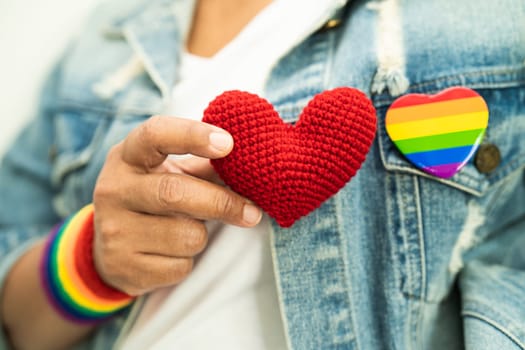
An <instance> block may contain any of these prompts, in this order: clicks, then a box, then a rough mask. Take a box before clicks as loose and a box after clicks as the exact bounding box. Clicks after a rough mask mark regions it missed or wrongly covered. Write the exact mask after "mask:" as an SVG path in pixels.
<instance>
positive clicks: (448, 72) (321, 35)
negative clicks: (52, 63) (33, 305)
mask: <svg viewBox="0 0 525 350" xmlns="http://www.w3.org/2000/svg"><path fill="white" fill-rule="evenodd" d="M176 3H177V4H178V6H182V5H181V4H182V2H181V1H179V2H176ZM125 4H126V5H124V7H126V8H127V9H124V7H123V5H122V4H119V3H116V4H111V5H110V6H108V7H106V8H104V9H102V10H101V11H99V12H98V13H97V14H96V16H95V17H94V19H93V21H92V23H91V24H90V25H89V26H88V27H89V30H88V31H87V32H86V33H85V34H84V35H83V36H82V37H81V38H79V40H78V43H77V44H76V45H74V46H72V47H71V49H70V50H69V51H68V53H67V55H66V57H65V58H64V60H63V61H62V62H61V64H60V66H59V67H58V68H57V70H56V72H55V73H54V74H53V78H52V79H51V80H50V84H49V85H48V87H46V89H45V91H44V92H45V95H44V99H43V108H42V112H41V113H40V115H39V116H38V118H37V120H36V121H35V122H33V123H32V124H31V125H30V126H29V127H28V129H27V130H26V131H25V132H24V134H22V135H21V137H20V138H19V139H18V141H17V142H16V144H15V145H14V146H13V148H12V149H11V151H10V152H9V153H8V154H7V155H6V157H5V159H4V161H3V163H2V166H1V168H0V256H2V259H1V263H0V269H1V271H3V272H4V273H3V274H2V275H0V276H5V272H6V271H8V269H9V267H10V266H11V264H12V262H13V261H15V260H16V257H18V256H19V255H20V254H22V253H23V251H25V250H24V249H26V248H24V247H27V246H29V245H30V242H31V241H30V240H32V239H35V237H38V236H42V235H44V234H45V233H46V230H47V228H48V227H49V226H50V225H52V224H53V223H55V222H56V221H57V220H58V219H59V218H60V217H63V216H66V215H69V214H71V213H73V212H75V211H76V210H78V209H79V208H80V207H81V206H82V205H84V204H85V203H87V202H90V201H91V196H92V190H93V186H94V184H95V181H96V178H97V174H98V172H99V170H100V168H101V166H102V164H103V162H104V159H105V155H106V153H107V152H108V150H109V148H110V147H111V146H112V145H114V144H115V143H117V142H118V141H120V140H122V139H123V138H124V137H125V136H126V135H127V133H128V132H129V131H130V130H131V129H132V128H133V127H135V126H136V125H138V124H139V123H141V122H143V121H144V120H145V119H146V118H148V117H149V116H150V115H152V114H157V113H162V112H163V111H165V110H167V109H166V108H167V106H168V103H169V98H170V89H171V86H173V84H174V82H175V81H176V77H177V55H178V52H179V51H180V45H181V41H180V37H182V35H181V33H184V31H185V30H186V29H185V27H184V25H183V26H179V25H178V24H177V23H182V22H184V23H187V22H188V20H187V17H188V16H187V13H186V14H185V13H184V12H183V11H182V10H181V11H179V12H178V16H182V17H180V18H179V19H177V15H176V14H174V12H173V11H172V8H171V1H155V2H153V3H152V4H149V5H147V6H145V5H143V4H141V2H140V1H132V2H130V1H128V2H126V3H125ZM188 7H191V6H189V5H188ZM336 15H337V16H339V17H340V18H341V19H342V24H341V25H340V26H338V27H337V28H333V29H331V30H320V31H317V32H315V33H313V34H312V35H310V36H309V37H308V38H307V39H305V40H304V41H303V42H302V43H298V45H297V46H296V47H295V48H294V49H293V50H291V52H290V53H289V54H287V55H286V56H285V57H284V58H283V59H282V60H281V61H280V62H279V64H278V65H277V66H276V67H275V69H274V70H273V72H272V75H271V77H270V78H269V80H268V84H267V89H266V96H267V97H268V99H269V100H270V101H271V102H272V103H273V104H274V106H275V107H276V109H277V110H278V111H279V113H280V115H281V116H282V118H283V119H284V120H285V121H287V122H294V121H296V119H297V116H298V115H299V113H300V111H301V110H302V108H303V107H304V106H305V105H306V103H307V102H308V100H309V99H311V98H312V96H313V95H315V94H316V93H319V92H321V91H323V90H325V89H330V88H333V87H336V86H353V87H357V88H359V89H361V90H363V91H364V92H366V93H367V94H369V96H370V97H371V99H372V100H373V102H374V105H375V106H376V108H377V112H378V114H377V116H378V132H377V137H376V140H375V142H374V144H373V146H372V149H371V151H370V153H369V155H368V157H367V160H366V162H365V163H364V164H363V166H362V169H361V170H360V171H359V172H358V174H357V175H356V176H355V177H354V178H353V179H352V181H351V182H350V183H349V184H348V185H347V186H345V187H344V188H343V189H342V190H341V191H340V192H339V193H338V194H337V195H336V196H334V197H333V198H331V199H330V200H328V201H327V202H325V203H324V204H323V205H322V207H321V208H319V209H318V210H316V211H314V212H313V213H311V214H310V215H309V216H308V217H306V218H303V219H302V220H300V221H299V222H297V223H296V224H295V225H294V226H293V227H292V228H290V229H282V228H280V227H278V226H277V225H273V232H272V238H273V240H272V244H273V247H272V249H273V250H272V251H273V255H274V264H275V267H276V278H277V284H278V292H279V297H280V307H281V310H282V314H283V319H284V324H285V327H286V334H287V337H288V343H289V346H290V348H293V349H300V350H302V349H452V350H453V349H513V350H514V349H525V172H524V169H525V137H524V136H523V135H525V25H524V23H525V3H524V2H523V1H522V0H501V1H497V2H496V1H491V0H481V1H480V0H462V1H455V0H425V1H415V0H413V1H411V0H405V1H401V0H385V1H351V2H350V3H349V4H348V5H347V6H346V7H345V8H343V9H342V11H339V12H337V14H336ZM102 29H104V31H102ZM133 57H135V58H133ZM137 59H138V60H139V61H141V62H142V63H143V65H144V72H142V73H140V74H133V75H130V77H129V79H128V80H129V81H126V82H125V84H123V85H122V86H118V87H115V86H113V89H109V90H108V89H105V90H104V89H103V88H101V86H102V87H104V85H106V86H105V87H106V88H107V85H111V84H109V83H108V81H109V82H111V79H110V78H111V77H112V76H114V75H115V72H117V71H118V70H119V69H121V68H122V67H125V66H126V65H127V64H130V63H129V62H133V60H137ZM452 86H467V87H470V88H473V89H475V90H476V91H478V92H479V93H480V94H481V95H482V96H483V97H484V98H485V100H486V102H487V105H488V107H489V110H490V121H489V127H488V130H487V132H486V135H485V139H484V141H483V142H485V143H491V144H494V145H496V146H497V147H498V149H499V150H500V152H501V164H500V165H499V166H498V167H497V168H496V170H494V171H493V172H491V173H490V174H482V173H480V172H479V171H478V170H477V169H476V167H475V165H474V163H473V161H471V162H469V163H468V164H467V165H466V167H465V168H464V169H463V170H461V172H459V173H458V174H456V175H455V176H454V177H452V178H451V179H447V180H443V179H437V178H433V177H431V176H429V175H428V174H425V173H423V172H421V171H419V170H418V169H416V168H414V166H412V165H411V164H410V163H409V162H407V161H406V160H405V158H404V157H403V156H402V155H401V154H400V153H399V152H398V151H397V149H396V148H395V146H394V145H393V144H392V142H391V141H390V139H389V138H388V135H387V133H386V131H385V125H384V118H385V113H386V110H387V108H388V106H389V105H390V104H391V103H392V102H393V101H394V100H395V98H396V97H397V96H398V95H401V94H406V93H428V94H432V93H437V92H439V91H441V90H443V89H445V88H448V87H452ZM101 91H106V93H102V92H101ZM107 91H109V92H107ZM50 150H51V152H49V151H50ZM49 153H51V157H50V156H49ZM132 314H133V313H132ZM123 321H124V319H123V317H120V318H117V319H116V320H115V321H114V322H112V323H110V324H107V325H104V326H102V327H100V329H99V331H98V332H97V333H96V334H95V335H94V336H93V338H92V339H91V340H90V342H89V343H87V344H84V345H85V346H86V347H88V348H89V347H92V348H99V349H106V348H108V347H110V346H111V344H113V342H114V341H115V339H116V337H117V335H118V333H119V329H120V328H122V323H123ZM132 321H133V319H132V317H130V319H128V324H131V322H132ZM124 336H125V334H124Z"/></svg>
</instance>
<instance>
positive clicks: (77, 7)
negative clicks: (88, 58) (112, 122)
mask: <svg viewBox="0 0 525 350" xmlns="http://www.w3.org/2000/svg"><path fill="white" fill-rule="evenodd" d="M99 2H101V0H0V156H1V155H2V154H3V153H4V152H5V150H6V147H8V146H9V144H10V143H11V142H12V141H13V139H14V137H15V136H16V134H17V133H18V132H19V131H20V129H21V127H22V126H23V125H24V124H26V123H28V122H29V121H30V118H31V117H33V114H34V113H33V111H34V108H35V101H36V98H37V96H38V93H39V90H40V87H41V85H42V83H43V79H44V77H45V76H46V74H47V72H48V71H49V69H50V68H51V66H52V65H53V63H54V62H55V61H56V60H57V59H58V57H59V56H60V54H61V52H62V50H63V49H64V47H65V46H66V44H67V43H68V42H69V40H71V39H72V38H73V36H74V35H75V34H76V33H78V32H79V31H80V30H81V28H82V25H83V23H84V21H85V20H86V16H87V15H89V13H90V11H91V10H92V9H93V7H94V6H95V5H96V4H97V3H99Z"/></svg>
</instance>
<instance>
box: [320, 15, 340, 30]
mask: <svg viewBox="0 0 525 350" xmlns="http://www.w3.org/2000/svg"><path fill="white" fill-rule="evenodd" d="M340 25H341V20H340V19H339V18H333V19H331V20H329V21H328V22H326V23H325V24H324V26H323V27H322V28H321V30H322V31H326V30H330V29H334V28H337V27H339V26H340Z"/></svg>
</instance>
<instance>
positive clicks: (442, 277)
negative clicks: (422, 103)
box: [374, 73, 525, 302]
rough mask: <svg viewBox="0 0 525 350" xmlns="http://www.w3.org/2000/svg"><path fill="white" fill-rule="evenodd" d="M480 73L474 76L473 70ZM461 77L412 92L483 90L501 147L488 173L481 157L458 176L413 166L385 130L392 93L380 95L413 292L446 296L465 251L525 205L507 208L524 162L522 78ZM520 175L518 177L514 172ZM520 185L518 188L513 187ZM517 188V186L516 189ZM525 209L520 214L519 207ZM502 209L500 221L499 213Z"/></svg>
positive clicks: (403, 273)
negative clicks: (483, 169)
mask: <svg viewBox="0 0 525 350" xmlns="http://www.w3.org/2000/svg"><path fill="white" fill-rule="evenodd" d="M473 76H474V75H473ZM477 76H478V77H480V79H478V80H476V79H474V78H473V79H466V78H465V77H462V76H451V77H448V78H440V79H436V80H435V81H429V82H423V83H419V84H415V85H413V86H412V87H411V88H410V91H409V92H408V93H424V94H436V93H439V92H440V91H442V90H444V89H446V88H450V87H453V86H465V87H469V88H472V89H474V90H476V91H477V92H478V93H479V94H480V95H481V96H482V97H483V98H484V100H485V102H486V103H487V106H488V108H489V122H488V127H487V130H486V132H485V135H484V139H483V142H482V144H491V145H493V146H495V147H496V148H497V150H498V151H499V153H500V161H499V164H498V166H497V167H496V168H495V169H494V170H493V171H491V172H489V173H483V172H481V171H479V170H478V168H477V167H476V164H475V157H476V155H474V156H473V157H472V158H471V159H470V160H469V161H468V163H467V164H466V165H465V166H464V167H463V168H462V169H461V170H460V171H459V172H458V173H457V174H455V175H454V176H453V177H451V178H449V179H441V178H437V177H433V176H431V175H429V174H427V173H425V172H423V171H421V170H420V169H418V168H417V167H416V166H414V165H413V164H412V163H411V162H409V161H408V160H407V159H406V158H405V157H404V156H403V154H401V153H400V151H399V150H398V149H397V147H396V146H395V145H394V143H393V142H392V141H391V139H390V138H389V136H388V134H387V131H386V128H385V115H386V111H387V110H388V107H389V106H390V105H391V104H392V103H393V102H394V100H395V99H393V98H390V99H389V98H384V97H383V99H381V98H377V99H376V100H375V101H374V102H375V105H376V108H377V112H378V136H377V142H378V145H379V153H380V157H381V161H382V163H383V165H384V168H385V169H386V179H385V180H386V181H387V183H388V184H389V185H388V187H389V193H390V195H391V200H389V201H387V205H388V213H389V215H390V218H389V220H390V222H391V225H390V226H391V233H390V234H392V235H394V236H395V239H394V240H393V241H394V242H397V243H396V244H395V247H394V250H395V252H394V256H395V257H396V258H395V259H396V261H395V262H394V263H395V264H398V265H399V266H398V270H399V271H400V278H399V279H398V280H399V284H400V288H401V290H402V292H403V293H404V294H405V295H406V296H409V297H415V298H418V299H419V298H423V299H425V300H427V301H433V302H439V301H441V300H443V299H444V298H445V297H446V296H447V295H448V293H449V292H450V289H451V287H452V285H453V283H454V280H455V278H456V276H457V273H458V272H459V271H460V270H461V268H462V267H463V255H464V254H465V253H466V252H467V251H468V250H469V249H471V248H473V247H474V246H476V245H478V244H480V243H481V242H482V241H483V240H484V239H485V238H486V237H487V236H488V235H489V234H490V233H491V232H493V231H494V229H495V228H496V226H498V225H500V226H502V225H504V224H505V223H506V222H510V221H511V220H515V219H516V216H517V215H519V214H524V213H523V212H524V211H525V208H520V209H516V208H515V210H513V211H506V212H505V211H504V210H503V208H504V207H505V205H506V203H507V202H508V201H509V199H510V198H511V197H512V193H513V191H514V190H515V188H514V187H516V186H520V187H522V186H523V182H522V181H510V179H511V177H513V175H514V177H515V175H516V172H522V171H523V168H524V167H525V137H524V135H525V102H524V101H525V87H524V86H523V85H520V84H523V82H520V81H517V80H512V79H509V80H507V81H505V80H502V79H501V77H500V76H496V75H495V76H492V77H491V76H490V74H488V73H487V74H479V75H477ZM514 177H513V178H514ZM513 186H514V187H513ZM511 187H512V188H511ZM518 212H519V213H518ZM495 215H499V217H498V220H494V218H493V217H494V216H495Z"/></svg>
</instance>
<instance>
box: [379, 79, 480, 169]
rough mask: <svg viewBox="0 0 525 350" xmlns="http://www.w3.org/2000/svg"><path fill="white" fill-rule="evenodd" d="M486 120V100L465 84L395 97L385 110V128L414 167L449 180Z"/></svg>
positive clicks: (472, 147) (469, 154)
mask: <svg viewBox="0 0 525 350" xmlns="http://www.w3.org/2000/svg"><path fill="white" fill-rule="evenodd" d="M488 122H489V109H488V107H487V104H486V103H485V100H483V98H482V97H481V96H480V95H479V94H478V93H477V92H475V91H474V90H471V89H467V88H464V87H454V88H450V89H446V90H444V91H442V92H440V93H439V94H436V95H423V94H410V95H406V96H402V97H400V98H398V99H397V100H396V101H394V103H393V104H392V105H391V106H390V108H389V109H388V111H387V113H386V119H385V124H386V131H387V132H388V135H389V136H390V138H391V139H392V141H393V142H394V144H395V145H396V146H397V148H398V149H399V150H400V151H401V153H403V155H404V156H405V157H406V158H407V159H408V160H409V161H410V162H411V163H413V164H414V165H415V166H417V167H418V168H420V169H421V170H423V171H424V172H426V173H428V174H431V175H434V176H437V177H440V178H444V179H448V178H450V177H452V176H454V174H456V173H457V172H458V171H459V170H461V168H462V167H463V166H464V165H465V164H466V163H467V162H468V161H469V160H470V158H472V156H473V155H474V153H475V152H476V150H477V149H478V147H479V145H480V143H481V141H482V139H483V135H484V134H485V130H486V129H487V125H488Z"/></svg>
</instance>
